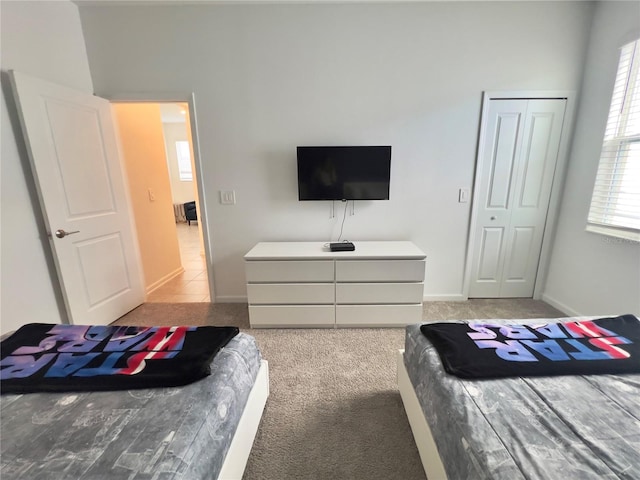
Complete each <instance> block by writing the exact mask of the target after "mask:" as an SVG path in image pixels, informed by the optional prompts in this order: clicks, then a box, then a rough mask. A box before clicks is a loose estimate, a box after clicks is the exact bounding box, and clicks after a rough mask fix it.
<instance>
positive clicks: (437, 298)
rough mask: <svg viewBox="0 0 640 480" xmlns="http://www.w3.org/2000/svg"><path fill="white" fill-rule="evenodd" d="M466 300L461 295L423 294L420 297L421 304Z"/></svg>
mask: <svg viewBox="0 0 640 480" xmlns="http://www.w3.org/2000/svg"><path fill="white" fill-rule="evenodd" d="M467 300H468V298H467V297H466V296H465V295H463V294H461V293H450V294H444V295H436V294H425V295H424V296H423V297H422V301H423V302H465V301H467Z"/></svg>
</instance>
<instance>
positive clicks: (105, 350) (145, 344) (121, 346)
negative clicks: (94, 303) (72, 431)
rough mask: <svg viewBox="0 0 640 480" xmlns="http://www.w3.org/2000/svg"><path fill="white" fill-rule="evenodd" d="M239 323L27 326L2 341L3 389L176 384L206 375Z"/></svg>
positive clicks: (0, 367)
mask: <svg viewBox="0 0 640 480" xmlns="http://www.w3.org/2000/svg"><path fill="white" fill-rule="evenodd" d="M237 333H238V329H237V328H236V327H191V326H174V327H125V326H89V325H55V324H44V323H31V324H28V325H24V326H23V327H21V328H20V329H19V330H17V331H16V332H15V333H14V334H13V335H11V336H10V337H8V338H7V339H6V340H4V341H3V342H2V344H0V349H1V360H0V390H1V391H2V393H10V392H13V393H28V392H46V391H50V392H54V391H55V392H61V391H92V390H129V389H138V388H155V387H175V386H179V385H186V384H188V383H191V382H194V381H196V380H199V379H201V378H203V377H206V376H207V375H209V374H210V373H211V371H210V366H209V364H210V363H211V360H212V359H213V357H214V356H215V355H216V353H218V351H219V350H220V349H221V348H222V347H224V346H225V345H226V344H227V342H228V341H229V340H231V339H232V338H233V337H234V336H235V335H236V334H237Z"/></svg>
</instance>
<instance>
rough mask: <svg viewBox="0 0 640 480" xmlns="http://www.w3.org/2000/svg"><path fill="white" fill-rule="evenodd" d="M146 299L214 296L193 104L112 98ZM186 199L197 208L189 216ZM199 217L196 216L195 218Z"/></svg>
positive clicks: (197, 299)
mask: <svg viewBox="0 0 640 480" xmlns="http://www.w3.org/2000/svg"><path fill="white" fill-rule="evenodd" d="M112 105H113V111H114V118H115V121H116V123H117V125H118V129H119V134H120V140H121V146H122V157H123V163H124V165H125V169H126V171H127V176H128V178H129V190H130V197H131V203H132V210H133V213H134V220H135V224H136V229H137V233H138V242H139V246H140V256H141V263H142V267H143V271H144V277H145V292H146V300H145V301H146V302H148V303H169V302H170V303H187V302H209V301H211V290H212V289H211V287H210V282H209V276H208V272H207V261H206V255H205V249H204V241H203V228H202V227H203V221H202V218H201V216H200V214H199V213H200V212H199V211H198V208H197V206H198V205H199V198H198V188H197V185H198V183H197V169H196V168H195V162H194V149H193V140H192V135H191V128H190V126H191V123H190V121H189V105H188V104H187V103H186V102H184V103H182V102H140V103H138V102H114V103H112ZM185 204H193V205H195V206H196V213H195V215H194V214H193V213H191V214H189V215H188V216H185ZM194 217H195V218H194Z"/></svg>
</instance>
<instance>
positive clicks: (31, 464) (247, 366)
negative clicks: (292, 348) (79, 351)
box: [0, 333, 261, 480]
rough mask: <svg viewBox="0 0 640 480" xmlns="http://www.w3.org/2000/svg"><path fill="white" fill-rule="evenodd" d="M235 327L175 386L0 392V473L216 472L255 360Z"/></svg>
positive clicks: (95, 476)
mask: <svg viewBox="0 0 640 480" xmlns="http://www.w3.org/2000/svg"><path fill="white" fill-rule="evenodd" d="M260 360H261V356H260V352H259V351H258V349H257V346H256V344H255V339H254V338H253V337H251V336H249V335H246V334H243V333H240V334H238V335H237V336H236V337H234V338H233V339H232V340H231V341H230V342H229V343H228V344H227V345H226V346H225V347H224V348H223V349H222V350H221V351H220V352H219V353H218V354H217V355H216V357H215V358H214V360H213V362H212V365H211V370H212V373H211V375H210V376H208V377H206V378H204V379H202V380H200V381H197V382H194V383H192V384H189V385H186V386H183V387H176V388H158V389H145V390H129V391H112V392H88V393H32V394H25V395H2V397H0V405H1V413H0V422H1V423H0V429H1V436H2V445H1V456H0V458H1V460H0V477H1V478H2V479H3V480H10V479H29V480H36V479H47V480H49V479H69V480H72V479H73V480H79V479H87V480H88V479H91V480H99V479H121V478H122V479H128V480H142V479H145V480H147V479H149V480H150V479H154V480H156V479H157V480H168V479H185V480H187V479H188V480H198V479H215V478H217V476H218V473H219V472H220V469H221V467H222V463H223V462H224V459H225V456H226V453H227V450H228V448H229V444H230V442H231V439H232V438H233V435H234V433H235V430H236V426H237V424H238V421H239V419H240V416H241V415H242V411H243V409H244V405H245V403H246V401H247V398H248V396H249V392H250V390H251V387H252V386H253V384H254V383H255V379H256V375H257V373H258V369H259V368H260Z"/></svg>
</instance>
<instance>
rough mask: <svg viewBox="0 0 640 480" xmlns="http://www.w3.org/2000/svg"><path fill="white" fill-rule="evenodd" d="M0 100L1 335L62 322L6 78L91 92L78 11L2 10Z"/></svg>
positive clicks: (45, 7) (26, 5)
mask: <svg viewBox="0 0 640 480" xmlns="http://www.w3.org/2000/svg"><path fill="white" fill-rule="evenodd" d="M0 22H1V23H0V35H1V37H0V46H1V48H2V51H1V56H0V57H1V65H0V66H1V69H2V98H1V99H0V102H1V103H2V106H1V110H2V112H1V115H2V116H1V117H0V130H1V138H2V146H1V150H0V151H1V156H2V164H1V199H2V200H1V202H0V203H1V215H2V217H1V218H2V234H1V241H2V244H1V251H0V255H1V259H0V261H1V269H0V273H1V275H0V282H1V285H0V295H1V309H0V329H1V331H2V333H5V332H7V331H11V330H14V329H16V328H18V327H19V326H21V325H23V324H25V323H29V322H42V323H60V322H62V321H66V314H65V313H64V304H63V301H62V297H61V293H60V291H59V288H58V286H57V280H54V279H55V267H54V265H53V260H52V256H51V253H50V250H49V245H48V239H47V237H46V232H45V231H44V227H43V223H42V214H41V212H40V207H39V204H38V200H37V197H36V193H35V189H34V186H33V180H32V177H31V172H30V170H29V163H28V158H27V156H26V150H25V146H24V141H23V138H22V133H21V131H20V129H19V123H18V120H17V116H16V109H15V102H14V100H13V96H12V91H11V88H10V85H9V79H8V74H7V71H8V70H9V69H13V70H17V71H22V72H24V73H28V74H31V75H33V76H37V77H41V78H44V79H47V80H50V81H53V82H56V83H59V84H62V85H66V86H70V87H73V88H77V89H79V90H82V91H86V92H91V91H92V90H93V86H92V83H91V76H90V73H89V64H88V62H87V54H86V50H85V45H84V39H83V35H82V29H81V26H80V18H79V16H78V9H77V7H76V6H75V5H74V4H72V3H71V2H68V1H55V2H28V1H22V2H0Z"/></svg>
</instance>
